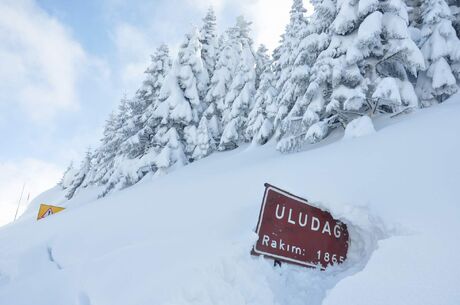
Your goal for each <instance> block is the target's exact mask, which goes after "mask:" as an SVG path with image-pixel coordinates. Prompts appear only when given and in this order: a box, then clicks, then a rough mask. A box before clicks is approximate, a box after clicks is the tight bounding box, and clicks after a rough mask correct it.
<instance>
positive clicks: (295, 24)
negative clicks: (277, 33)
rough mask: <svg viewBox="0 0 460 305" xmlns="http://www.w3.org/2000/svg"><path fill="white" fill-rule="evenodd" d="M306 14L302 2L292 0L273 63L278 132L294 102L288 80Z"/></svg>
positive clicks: (294, 94) (292, 68)
mask: <svg viewBox="0 0 460 305" xmlns="http://www.w3.org/2000/svg"><path fill="white" fill-rule="evenodd" d="M306 12H307V10H306V9H305V7H304V4H303V0H293V3H292V6H291V10H290V21H289V24H288V25H287V26H286V29H285V32H284V34H283V35H282V36H281V43H280V46H279V47H278V50H277V52H278V53H279V58H278V59H277V61H276V62H275V67H276V70H279V71H276V72H275V73H276V74H277V76H276V81H277V82H276V85H275V86H276V90H277V92H278V96H277V104H278V112H277V115H276V117H275V128H276V129H278V130H279V127H280V124H281V122H282V121H283V120H284V118H285V117H286V116H287V114H288V113H289V111H290V110H291V108H292V106H293V105H294V103H295V102H296V97H297V96H296V92H295V86H293V85H292V84H291V82H290V80H292V79H291V78H292V73H293V70H294V69H295V64H294V63H295V61H296V56H295V54H294V53H295V50H296V48H297V47H298V45H299V44H300V41H301V40H302V38H303V37H304V35H305V34H306V28H307V19H306V17H305V13H306ZM279 136H280V134H278V135H277V137H279Z"/></svg>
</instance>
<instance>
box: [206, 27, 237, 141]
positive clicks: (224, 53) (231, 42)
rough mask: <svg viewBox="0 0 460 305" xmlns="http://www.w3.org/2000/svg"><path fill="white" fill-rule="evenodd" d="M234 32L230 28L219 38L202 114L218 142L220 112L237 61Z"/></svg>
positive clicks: (220, 132) (220, 133) (220, 124)
mask: <svg viewBox="0 0 460 305" xmlns="http://www.w3.org/2000/svg"><path fill="white" fill-rule="evenodd" d="M234 32H235V31H234V30H233V28H230V29H228V30H227V31H226V32H225V33H224V34H222V35H221V36H220V38H219V43H218V53H217V57H216V66H215V71H214V74H213V76H212V78H211V82H210V85H209V89H208V92H207V94H206V98H205V101H206V103H207V105H208V107H207V109H206V111H205V113H204V115H205V116H206V118H207V119H208V121H209V124H208V127H209V129H210V131H211V134H212V136H213V138H214V140H215V141H216V142H220V137H221V135H222V112H223V111H224V110H225V97H226V96H227V93H228V92H229V90H230V86H231V84H232V80H233V76H234V75H235V71H236V68H237V66H238V63H239V52H238V49H237V48H235V37H234V36H235V33H234Z"/></svg>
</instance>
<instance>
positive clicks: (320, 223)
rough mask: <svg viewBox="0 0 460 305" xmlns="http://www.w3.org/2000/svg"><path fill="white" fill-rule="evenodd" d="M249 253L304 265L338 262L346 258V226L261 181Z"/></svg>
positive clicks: (322, 266) (306, 203)
mask: <svg viewBox="0 0 460 305" xmlns="http://www.w3.org/2000/svg"><path fill="white" fill-rule="evenodd" d="M256 232H257V234H258V236H259V239H258V240H257V242H256V244H255V245H254V248H253V250H252V254H253V255H263V256H266V257H270V258H273V259H275V262H276V261H281V262H286V263H292V264H297V265H301V266H305V267H313V268H316V267H318V266H319V267H321V268H322V269H325V268H326V267H328V266H329V265H335V264H341V263H343V262H344V261H345V259H346V258H347V251H348V245H349V234H348V229H347V226H346V225H345V224H344V223H342V222H340V221H338V220H335V219H334V218H333V217H332V215H331V214H330V213H328V212H325V211H323V210H321V209H318V208H316V207H313V206H311V205H310V204H309V203H308V201H307V200H305V199H303V198H300V197H297V196H295V195H292V194H290V193H288V192H286V191H283V190H281V189H279V188H277V187H274V186H272V185H269V184H265V194H264V199H263V202H262V207H261V210H260V214H259V221H258V223H257V230H256Z"/></svg>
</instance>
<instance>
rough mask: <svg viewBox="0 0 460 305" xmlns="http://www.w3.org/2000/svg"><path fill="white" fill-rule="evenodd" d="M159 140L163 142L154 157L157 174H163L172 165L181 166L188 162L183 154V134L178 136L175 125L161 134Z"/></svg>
mask: <svg viewBox="0 0 460 305" xmlns="http://www.w3.org/2000/svg"><path fill="white" fill-rule="evenodd" d="M181 133H183V131H181ZM161 141H162V142H163V143H164V147H163V149H162V150H161V152H160V153H159V154H158V156H157V157H156V159H155V163H156V166H157V168H158V172H157V174H158V175H164V174H166V173H167V172H168V170H170V169H171V168H172V167H181V166H184V165H186V164H187V163H188V160H187V159H188V158H187V156H186V155H185V148H184V144H183V136H182V137H181V136H180V133H179V131H178V130H177V129H176V127H174V126H173V127H171V128H170V129H169V130H168V131H167V132H166V133H165V134H164V135H163V137H162V139H161Z"/></svg>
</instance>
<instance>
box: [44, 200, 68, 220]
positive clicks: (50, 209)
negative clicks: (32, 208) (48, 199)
mask: <svg viewBox="0 0 460 305" xmlns="http://www.w3.org/2000/svg"><path fill="white" fill-rule="evenodd" d="M62 210H65V208H61V207H56V206H53V205H47V204H41V205H40V209H39V210H38V215H37V220H40V219H43V218H46V217H48V216H51V215H53V214H56V213H59V212H61V211H62Z"/></svg>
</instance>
